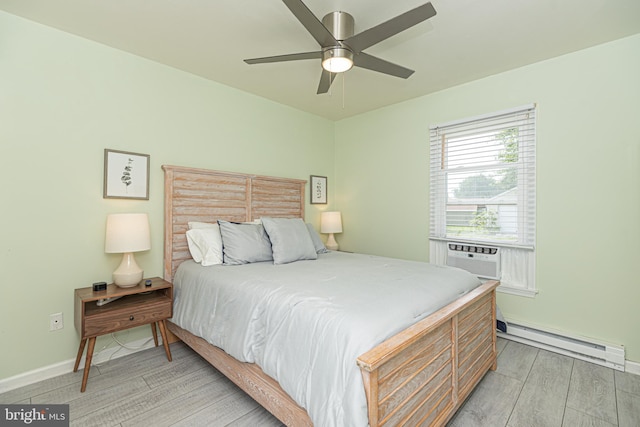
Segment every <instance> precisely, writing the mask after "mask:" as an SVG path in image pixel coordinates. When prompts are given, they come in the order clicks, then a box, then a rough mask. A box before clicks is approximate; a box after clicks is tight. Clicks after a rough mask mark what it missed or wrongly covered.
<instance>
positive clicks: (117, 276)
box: [113, 252, 144, 288]
mask: <svg viewBox="0 0 640 427" xmlns="http://www.w3.org/2000/svg"><path fill="white" fill-rule="evenodd" d="M142 276H144V271H143V270H142V269H141V268H140V267H139V266H138V264H137V263H136V259H135V258H134V257H133V253H132V252H127V253H125V254H123V255H122V262H121V263H120V265H119V266H118V268H117V269H116V271H114V272H113V283H115V284H116V285H118V286H120V287H121V288H132V287H134V286H137V285H138V283H140V282H141V281H142Z"/></svg>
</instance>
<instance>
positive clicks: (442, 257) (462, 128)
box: [429, 104, 537, 296]
mask: <svg viewBox="0 0 640 427" xmlns="http://www.w3.org/2000/svg"><path fill="white" fill-rule="evenodd" d="M536 114H537V106H536V104H528V105H525V106H521V107H517V108H513V109H509V110H503V111H498V112H495V113H489V114H484V115H481V116H476V117H471V118H466V119H462V120H456V121H452V122H447V123H444V124H439V125H435V126H431V127H430V128H429V130H430V137H429V156H430V173H429V177H430V184H429V197H430V219H429V231H430V233H429V239H430V241H431V243H430V246H431V248H432V249H433V250H432V251H431V252H432V255H431V261H432V262H436V263H439V264H446V250H443V249H442V248H437V247H436V245H438V244H444V245H446V242H447V241H456V242H464V243H472V244H481V245H492V246H498V247H502V248H503V254H504V255H507V256H508V257H509V260H510V262H507V263H505V262H503V263H502V276H503V278H504V280H503V281H502V286H501V287H500V288H502V289H501V290H502V291H505V292H509V293H515V294H518V295H525V296H533V295H535V294H536V293H537V291H536V286H535V236H536V231H535V230H536V189H535V187H536V185H535V184H536V176H535V172H536V159H535V157H536V156H535V153H536V145H537V141H536ZM503 121H504V123H505V124H504V129H510V128H512V127H518V129H519V131H518V161H517V162H514V163H515V164H514V168H516V170H518V178H517V179H518V181H517V183H518V184H517V187H515V188H517V190H516V191H517V198H516V200H517V202H516V204H515V206H516V207H517V208H516V209H517V215H516V216H515V217H516V219H517V222H516V228H517V232H516V233H515V236H516V238H515V239H514V240H509V241H507V240H501V239H499V238H495V239H491V238H490V237H489V238H488V236H489V234H485V236H484V237H481V238H478V236H477V235H476V236H471V235H468V236H466V237H462V236H460V235H452V234H451V233H449V234H448V230H447V226H448V225H451V224H448V223H447V213H448V212H449V211H453V210H450V209H448V208H449V207H450V206H453V205H455V204H451V203H449V200H448V192H449V191H450V190H451V188H450V185H449V182H448V179H449V175H451V174H455V173H458V175H459V176H460V174H461V173H462V172H464V166H460V165H458V166H460V168H458V169H457V170H456V169H453V168H449V167H448V166H449V165H448V164H446V162H447V161H448V159H447V156H448V155H449V151H448V150H449V148H450V146H449V145H448V138H449V139H451V140H452V141H454V140H455V137H456V132H458V135H461V134H466V135H474V136H477V137H480V136H482V135H485V134H487V133H488V129H491V128H492V126H495V125H494V123H496V122H499V123H500V124H501V125H502V122H503ZM523 129H526V130H525V132H522V130H523ZM479 139H481V138H479ZM468 148H470V149H471V150H472V151H473V150H475V146H474V145H473V143H471V144H470V145H469V147H468ZM465 149H467V148H465ZM481 154H486V153H484V152H483V153H481ZM479 157H480V156H478V158H479ZM502 168H505V165H504V164H503V163H502V164H500V166H499V167H498V166H495V165H494V166H493V170H497V169H502ZM469 169H470V170H475V171H478V172H479V174H482V173H487V172H488V171H490V170H492V166H490V165H488V166H486V167H484V166H479V167H470V168H469ZM488 199H489V198H488ZM488 199H487V200H488ZM480 205H481V204H477V206H476V208H478V207H479V206H480ZM485 206H486V205H485ZM476 212H478V211H476ZM478 230H479V228H478V229H475V230H474V231H473V232H475V233H477V231H478ZM473 232H472V233H469V234H473ZM434 253H436V254H437V255H434ZM503 260H504V258H503ZM523 272H524V273H523ZM500 288H499V289H500Z"/></svg>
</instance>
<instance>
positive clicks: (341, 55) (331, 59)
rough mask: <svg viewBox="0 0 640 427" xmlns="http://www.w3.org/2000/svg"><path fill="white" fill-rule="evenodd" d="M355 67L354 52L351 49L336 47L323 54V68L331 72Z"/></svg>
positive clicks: (341, 71)
mask: <svg viewBox="0 0 640 427" xmlns="http://www.w3.org/2000/svg"><path fill="white" fill-rule="evenodd" d="M351 67H353V53H352V52H351V51H350V50H349V49H345V48H342V47H336V48H331V49H327V50H325V51H324V52H323V54H322V68H324V69H325V70H327V71H328V72H330V73H334V74H335V73H344V72H345V71H349V70H350V69H351Z"/></svg>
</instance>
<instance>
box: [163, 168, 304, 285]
mask: <svg viewBox="0 0 640 427" xmlns="http://www.w3.org/2000/svg"><path fill="white" fill-rule="evenodd" d="M162 169H163V170H164V246H165V247H164V278H165V280H168V281H170V282H173V275H174V273H175V272H176V269H177V268H178V266H179V265H180V263H181V262H183V261H185V260H187V259H191V255H190V254H189V248H188V246H187V239H186V237H185V233H186V231H187V229H188V226H187V223H188V222H189V221H201V222H215V221H217V220H218V219H221V220H226V221H237V222H242V221H253V220H254V219H258V218H260V217H263V216H271V217H280V218H302V219H304V204H305V196H304V190H305V185H306V182H307V181H305V180H300V179H289V178H277V177H270V176H258V175H249V174H241V173H234V172H219V171H213V170H208V169H194V168H186V167H180V166H168V165H163V166H162Z"/></svg>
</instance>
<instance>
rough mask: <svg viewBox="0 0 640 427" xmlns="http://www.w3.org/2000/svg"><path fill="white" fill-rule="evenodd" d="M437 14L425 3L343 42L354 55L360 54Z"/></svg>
mask: <svg viewBox="0 0 640 427" xmlns="http://www.w3.org/2000/svg"><path fill="white" fill-rule="evenodd" d="M435 14H436V10H435V9H434V7H433V5H432V4H431V3H425V4H423V5H422V6H418V7H416V8H415V9H412V10H410V11H408V12H405V13H403V14H402V15H398V16H396V17H395V18H391V19H390V20H388V21H386V22H383V23H382V24H380V25H376V26H375V27H372V28H369V29H368V30H365V31H363V32H361V33H358V34H356V35H354V36H351V37H349V38H347V39H345V40H344V41H343V42H344V44H346V45H347V46H349V47H350V48H351V50H352V51H353V52H354V53H360V52H361V51H363V50H364V49H366V48H368V47H371V46H373V45H374V44H376V43H379V42H381V41H382V40H385V39H388V38H389V37H391V36H394V35H396V34H398V33H400V32H402V31H404V30H406V29H408V28H410V27H413V26H414V25H416V24H419V23H420V22H422V21H425V20H427V19H429V18H431V17H432V16H434V15H435Z"/></svg>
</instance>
